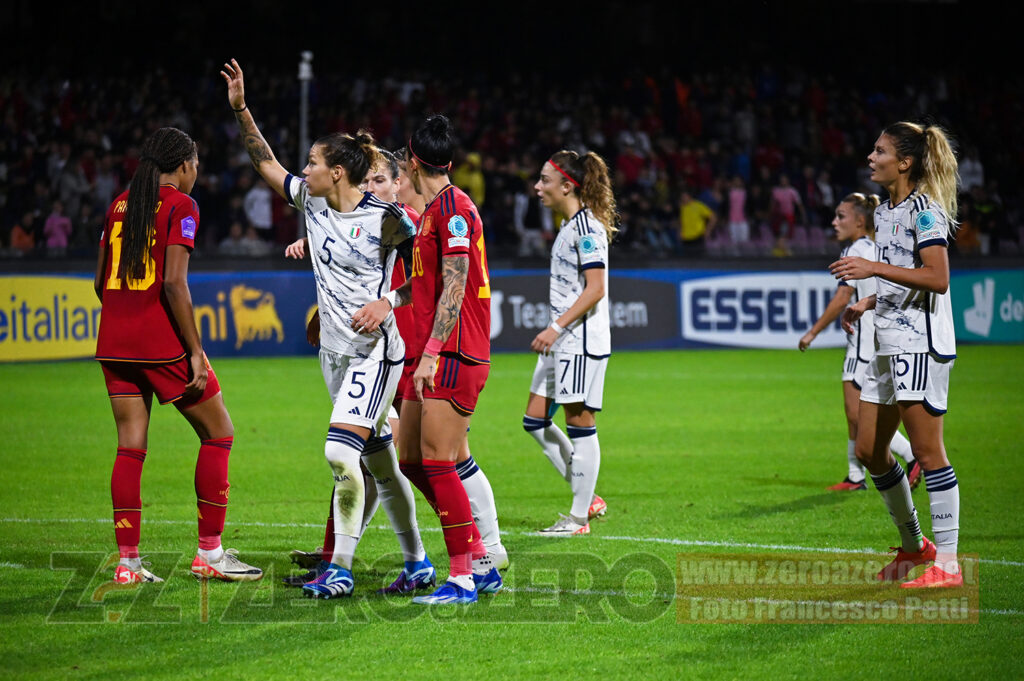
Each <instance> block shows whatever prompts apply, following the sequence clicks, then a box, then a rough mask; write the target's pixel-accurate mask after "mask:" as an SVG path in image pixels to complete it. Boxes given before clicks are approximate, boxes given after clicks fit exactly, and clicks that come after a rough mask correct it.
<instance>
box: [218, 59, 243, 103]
mask: <svg viewBox="0 0 1024 681" xmlns="http://www.w3.org/2000/svg"><path fill="white" fill-rule="evenodd" d="M220 75H222V76H223V77H224V82H226V83H227V84H228V103H229V104H231V108H232V109H235V110H236V111H238V110H241V109H244V108H245V82H244V81H243V80H242V67H241V66H239V65H238V62H237V61H235V60H234V59H232V60H231V63H230V64H224V69H223V70H222V71H221V72H220Z"/></svg>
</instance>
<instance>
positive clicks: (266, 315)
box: [195, 284, 284, 350]
mask: <svg viewBox="0 0 1024 681" xmlns="http://www.w3.org/2000/svg"><path fill="white" fill-rule="evenodd" d="M226 300H227V301H228V302H229V303H230V308H231V320H232V322H233V330H234V332H235V349H236V350H237V349H239V348H241V347H242V346H243V345H245V344H246V343H251V342H252V341H268V340H276V341H277V342H278V343H281V342H283V341H284V327H283V326H282V324H281V319H280V317H278V316H277V309H276V308H275V303H274V294H273V293H271V292H270V291H262V290H260V289H258V288H251V287H249V286H246V285H245V284H238V285H237V286H232V287H231V293H230V294H228V295H226V294H225V293H224V292H223V291H218V292H217V305H216V306H213V305H196V306H195V317H196V327H197V328H198V329H199V334H200V335H201V336H202V337H204V338H209V339H210V340H212V341H224V340H228V334H229V333H230V331H231V330H232V329H231V328H229V327H228V322H227V307H226V306H225V305H224V303H225V301H226Z"/></svg>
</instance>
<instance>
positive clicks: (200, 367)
mask: <svg viewBox="0 0 1024 681" xmlns="http://www.w3.org/2000/svg"><path fill="white" fill-rule="evenodd" d="M188 361H189V364H190V365H191V367H192V380H190V381H189V382H188V383H186V384H185V393H184V397H187V398H189V399H192V398H194V397H198V396H200V395H202V394H203V391H204V390H206V381H207V379H208V378H209V370H208V369H207V364H206V353H203V352H201V353H199V354H197V355H191V356H190V357H189V358H188Z"/></svg>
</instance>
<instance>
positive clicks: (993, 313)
mask: <svg viewBox="0 0 1024 681" xmlns="http://www.w3.org/2000/svg"><path fill="white" fill-rule="evenodd" d="M314 286H315V284H314V281H313V275H312V273H311V272H308V271H282V272H273V271H270V272H195V273H192V274H191V275H190V276H189V287H190V289H191V291H192V303H193V306H194V308H195V316H196V325H197V327H198V328H199V332H200V335H201V336H202V338H203V346H204V348H205V349H206V351H207V354H209V355H210V356H211V357H230V356H254V357H255V356H271V355H302V354H313V353H315V352H316V351H315V350H314V349H313V348H312V347H310V346H309V344H308V343H307V342H306V333H305V328H306V321H307V320H308V319H309V316H310V315H311V314H312V313H313V310H314V309H316V290H315V288H314ZM950 288H951V291H952V295H953V310H954V318H955V322H956V329H957V338H958V340H960V341H961V342H998V343H1021V342H1024V271H1019V270H999V271H995V270H991V271H972V272H963V273H954V274H953V277H952V281H951V284H950ZM835 289H836V282H835V280H834V279H832V277H831V276H829V275H828V274H827V273H822V272H730V271H717V270H689V271H684V270H618V271H613V272H612V273H611V276H610V277H609V302H610V304H609V313H610V317H611V325H612V346H613V349H615V350H624V349H630V350H638V349H650V348H687V347H745V348H780V349H793V348H796V346H797V342H798V341H799V339H800V337H801V336H802V335H803V334H804V333H806V331H807V330H808V329H809V328H810V326H811V325H812V324H813V323H814V321H815V320H816V319H817V318H818V317H819V316H820V315H821V314H822V312H823V311H824V309H825V307H826V306H827V305H828V302H829V300H831V298H832V295H833V294H834V293H835ZM547 299H548V272H547V271H546V270H495V271H493V272H492V273H491V343H492V349H493V350H494V351H495V352H524V351H526V350H527V349H528V348H529V346H530V341H531V340H532V339H533V338H534V336H536V335H537V333H539V332H540V331H541V330H542V329H543V328H544V327H546V326H547V325H548V324H549V323H550V321H551V320H550V318H549V317H548V310H547ZM99 319H100V305H99V301H97V300H96V297H95V294H94V293H93V291H92V276H91V275H86V274H82V273H77V274H68V275H48V276H0V361H25V360H47V359H69V358H81V357H91V356H92V355H93V353H94V351H95V347H96V332H97V330H98V328H99ZM845 342H846V340H845V335H844V334H843V332H842V330H841V329H840V328H839V324H838V322H835V323H833V324H830V325H829V327H828V328H827V329H826V330H825V331H824V332H823V333H822V334H820V335H819V336H818V339H817V340H816V341H815V347H840V346H842V345H844V344H845Z"/></svg>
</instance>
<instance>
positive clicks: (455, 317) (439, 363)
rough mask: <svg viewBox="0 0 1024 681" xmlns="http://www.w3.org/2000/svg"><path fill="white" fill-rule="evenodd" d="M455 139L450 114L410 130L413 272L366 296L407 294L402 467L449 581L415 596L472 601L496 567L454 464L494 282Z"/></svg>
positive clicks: (494, 587) (483, 361)
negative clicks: (456, 163) (437, 537)
mask: <svg viewBox="0 0 1024 681" xmlns="http://www.w3.org/2000/svg"><path fill="white" fill-rule="evenodd" d="M454 149H455V140H454V132H453V130H452V126H451V123H450V122H449V120H448V119H447V118H446V117H444V116H440V115H435V116H431V117H430V118H428V119H427V120H426V121H425V122H424V123H423V125H421V126H420V127H419V129H417V130H416V132H415V133H414V134H413V136H412V139H410V140H409V145H408V154H407V157H406V161H407V166H406V168H407V171H408V175H409V179H410V181H411V182H412V184H413V186H414V187H415V189H416V191H417V193H419V194H422V195H423V197H424V198H425V199H426V200H427V205H426V208H424V210H423V214H422V215H421V216H420V223H419V229H418V231H417V234H416V239H415V241H414V244H413V254H412V274H411V277H410V279H409V281H408V282H407V283H406V284H405V285H404V286H402V287H401V288H399V289H397V290H395V291H393V292H392V293H389V294H388V296H386V297H385V299H382V300H381V301H377V302H376V303H371V304H370V305H369V306H367V307H370V306H376V305H385V306H386V305H389V304H390V305H392V306H393V307H400V306H402V305H405V304H408V303H412V306H413V338H412V340H411V342H409V344H408V348H409V353H408V354H409V355H411V356H414V357H418V358H419V359H418V360H417V361H416V370H415V372H414V373H413V379H412V383H411V384H410V385H408V386H406V390H405V394H404V395H403V396H402V398H403V399H402V414H401V424H402V429H401V433H400V440H401V441H400V446H399V456H400V458H401V468H402V472H403V473H404V474H405V476H406V477H407V478H409V480H410V481H411V482H412V483H413V484H414V485H416V487H417V488H418V489H419V490H420V492H422V493H423V495H424V496H425V497H426V498H427V501H428V502H429V503H430V504H431V505H432V506H434V507H435V508H436V509H437V514H438V517H439V518H440V520H441V529H442V530H443V532H444V540H445V546H446V547H447V549H448V556H449V559H450V568H449V576H448V581H447V582H446V583H445V584H443V585H442V586H441V587H440V588H439V589H437V591H435V592H434V593H432V594H430V595H427V596H418V597H416V598H414V599H413V602H414V603H424V604H435V603H472V602H474V601H476V600H477V592H478V591H479V592H482V593H494V592H496V591H498V589H500V588H501V576H500V575H499V574H498V571H497V570H496V569H495V568H494V566H493V563H492V561H491V559H490V558H489V556H488V555H487V549H486V548H485V547H484V545H483V542H482V541H481V539H480V532H479V531H478V530H477V527H476V524H475V523H474V522H473V515H472V512H471V509H470V504H469V498H468V497H467V495H466V490H465V488H464V487H463V485H462V482H461V480H460V479H459V476H458V473H457V472H456V469H455V462H456V459H457V457H458V454H459V450H460V449H461V448H462V446H463V443H464V441H465V439H466V430H467V428H468V427H469V421H470V417H471V415H472V414H473V410H474V409H475V408H476V403H477V398H478V397H479V395H480V391H481V390H483V387H484V383H485V382H486V381H487V373H488V371H489V369H490V358H491V341H490V331H491V307H490V305H491V300H490V298H491V292H490V282H489V280H488V275H487V254H486V251H485V248H484V235H483V223H482V221H481V220H480V213H479V211H478V210H477V208H476V206H474V205H473V202H472V201H471V200H470V199H469V197H468V196H467V195H466V194H465V193H464V192H463V191H462V190H460V189H459V188H457V187H455V186H453V185H452V184H451V182H450V181H449V179H448V172H449V170H450V168H451V160H452V155H453V153H454Z"/></svg>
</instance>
